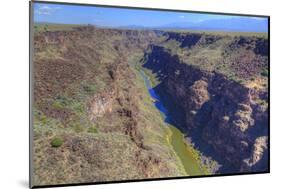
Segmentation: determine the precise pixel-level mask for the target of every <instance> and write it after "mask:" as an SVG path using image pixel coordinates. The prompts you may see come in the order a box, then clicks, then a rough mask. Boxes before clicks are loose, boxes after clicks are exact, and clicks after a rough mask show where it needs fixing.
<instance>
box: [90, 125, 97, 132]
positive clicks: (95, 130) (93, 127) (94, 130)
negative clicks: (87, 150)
mask: <svg viewBox="0 0 281 189" xmlns="http://www.w3.org/2000/svg"><path fill="white" fill-rule="evenodd" d="M88 132H89V133H98V130H97V128H96V127H95V126H92V127H90V128H89V129H88Z"/></svg>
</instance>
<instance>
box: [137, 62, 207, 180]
mask: <svg viewBox="0 0 281 189" xmlns="http://www.w3.org/2000/svg"><path fill="white" fill-rule="evenodd" d="M138 71H139V73H140V75H141V77H142V78H143V80H144V83H145V86H146V88H147V90H148V93H149V94H150V96H151V98H152V99H153V102H154V106H155V108H156V109H158V111H159V112H160V113H161V115H162V118H163V121H164V122H165V125H167V129H168V130H169V137H168V142H169V144H171V146H172V147H173V149H174V151H175V153H176V155H177V156H178V158H179V159H180V160H181V162H182V165H183V166H184V169H185V171H186V173H187V174H188V175H189V176H196V175H207V174H209V171H208V170H207V169H206V167H204V165H202V163H201V160H200V154H199V152H197V150H195V149H194V148H193V147H192V146H191V145H190V144H187V143H186V141H185V139H184V134H183V133H182V132H181V131H180V130H179V129H178V128H176V127H175V126H173V125H171V124H169V123H170V122H171V119H172V118H171V117H170V116H169V112H168V111H167V109H166V108H165V106H164V105H163V104H162V102H161V99H160V97H159V96H158V95H157V94H156V92H155V91H154V90H153V87H152V86H153V84H152V82H151V79H150V77H149V75H148V74H146V72H145V71H144V70H143V69H142V68H140V67H139V68H138ZM153 81H154V83H155V80H153Z"/></svg>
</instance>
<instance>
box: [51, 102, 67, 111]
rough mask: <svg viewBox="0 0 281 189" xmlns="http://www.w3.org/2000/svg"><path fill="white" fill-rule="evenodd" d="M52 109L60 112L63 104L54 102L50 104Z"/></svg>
mask: <svg viewBox="0 0 281 189" xmlns="http://www.w3.org/2000/svg"><path fill="white" fill-rule="evenodd" d="M52 107H53V108H54V109H58V110H61V109H63V108H64V106H63V104H61V103H60V102H58V101H55V102H54V103H53V104H52Z"/></svg>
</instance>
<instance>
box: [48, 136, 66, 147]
mask: <svg viewBox="0 0 281 189" xmlns="http://www.w3.org/2000/svg"><path fill="white" fill-rule="evenodd" d="M62 144H63V139H62V138H60V137H55V138H53V140H52V141H51V146H52V147H54V148H58V147H60V146H61V145H62Z"/></svg>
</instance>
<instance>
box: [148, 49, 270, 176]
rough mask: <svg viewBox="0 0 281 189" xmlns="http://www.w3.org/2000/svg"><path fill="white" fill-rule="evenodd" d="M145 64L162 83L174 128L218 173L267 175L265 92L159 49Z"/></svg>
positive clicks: (160, 92) (158, 89)
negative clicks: (213, 162)
mask: <svg viewBox="0 0 281 189" xmlns="http://www.w3.org/2000/svg"><path fill="white" fill-rule="evenodd" d="M257 48H258V47H257ZM187 61H188V59H187ZM144 62H145V63H144V65H143V66H144V67H145V68H147V69H150V70H152V71H153V73H154V74H155V75H156V77H157V78H158V79H159V81H160V83H159V85H157V86H156V87H155V89H156V90H157V91H158V93H159V94H160V95H161V97H162V99H163V100H165V101H166V105H167V106H168V107H169V111H171V112H172V113H173V116H174V118H176V121H175V124H176V125H177V126H178V127H179V128H182V130H183V131H185V132H186V133H187V135H188V136H190V137H191V138H192V141H193V142H194V143H195V146H197V147H198V149H199V150H200V151H202V152H203V154H204V153H205V155H207V156H211V157H213V158H214V159H215V160H217V161H218V162H219V163H220V164H222V167H221V169H220V170H219V172H220V173H234V172H239V171H246V172H247V171H266V170H267V162H268V159H267V157H268V139H267V136H268V127H269V125H268V107H267V104H266V103H264V102H268V99H267V98H268V97H267V90H266V89H263V90H257V89H255V88H249V87H246V86H245V85H243V84H241V83H239V82H236V81H234V80H231V79H229V78H227V77H226V76H224V75H223V74H220V73H217V72H215V71H204V70H203V69H200V68H198V67H195V66H193V65H189V64H185V63H183V62H182V61H181V60H180V58H179V57H178V56H176V55H174V56H172V55H171V54H170V52H169V50H167V49H165V48H163V47H161V46H152V47H151V51H150V53H148V54H147V55H146V58H145V60H144ZM175 105H176V106H175Z"/></svg>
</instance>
